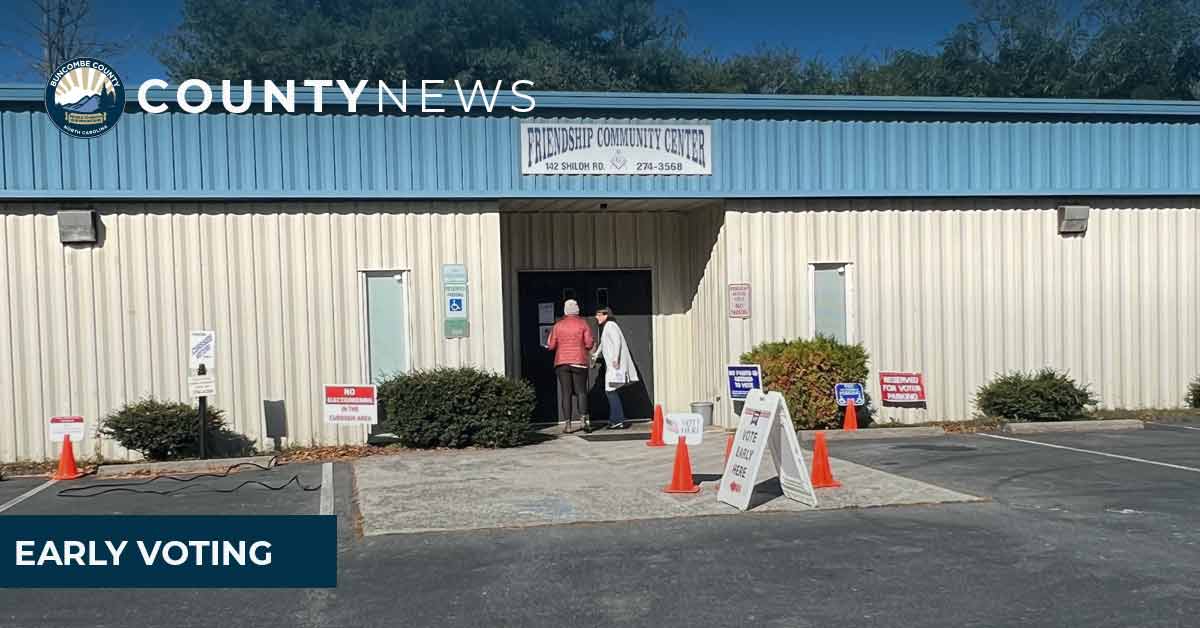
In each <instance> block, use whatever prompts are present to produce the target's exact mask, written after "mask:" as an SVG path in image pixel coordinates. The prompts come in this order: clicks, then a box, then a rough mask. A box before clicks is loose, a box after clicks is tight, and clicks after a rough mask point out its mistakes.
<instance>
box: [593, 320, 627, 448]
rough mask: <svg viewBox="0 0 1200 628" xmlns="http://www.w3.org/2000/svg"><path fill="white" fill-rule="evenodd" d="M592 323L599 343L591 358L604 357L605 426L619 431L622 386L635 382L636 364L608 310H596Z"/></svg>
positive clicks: (622, 411) (622, 419) (622, 423)
mask: <svg viewBox="0 0 1200 628" xmlns="http://www.w3.org/2000/svg"><path fill="white" fill-rule="evenodd" d="M596 323H597V324H598V325H599V326H600V343H599V345H597V347H596V351H595V353H593V354H592V359H594V360H595V359H599V360H604V395H605V396H606V397H608V429H610V430H614V429H615V430H619V429H623V428H625V427H628V426H627V425H626V424H625V407H624V406H623V405H622V404H621V392H620V389H621V387H622V386H625V385H627V384H630V383H632V382H636V381H638V374H637V367H635V366H634V365H633V358H632V357H631V356H630V355H629V345H628V344H626V343H625V334H623V333H621V327H620V326H619V325H617V321H616V318H615V317H614V316H613V313H612V310H610V309H609V308H607V307H602V308H599V309H597V310H596Z"/></svg>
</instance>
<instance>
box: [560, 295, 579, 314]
mask: <svg viewBox="0 0 1200 628" xmlns="http://www.w3.org/2000/svg"><path fill="white" fill-rule="evenodd" d="M563 314H566V315H567V316H579V303H578V302H577V301H576V300H575V299H567V302H566V303H563Z"/></svg>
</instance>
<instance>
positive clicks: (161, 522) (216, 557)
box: [0, 515, 337, 588]
mask: <svg viewBox="0 0 1200 628" xmlns="http://www.w3.org/2000/svg"><path fill="white" fill-rule="evenodd" d="M335 586H337V518H336V517H333V516H316V515H311V516H300V515H297V516H262V517H249V516H229V517H226V516H194V517H183V516H163V517H159V516H146V517H133V516H130V517H119V516H98V517H92V516H62V517H40V516H2V517H0V587H36V588H45V587H71V588H79V587H134V588H136V587H153V588H175V587H181V588H196V587H234V588H244V587H256V588H257V587H335Z"/></svg>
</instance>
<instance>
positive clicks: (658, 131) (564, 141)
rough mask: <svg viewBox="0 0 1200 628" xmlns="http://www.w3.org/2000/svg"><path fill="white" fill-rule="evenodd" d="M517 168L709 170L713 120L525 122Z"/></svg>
mask: <svg viewBox="0 0 1200 628" xmlns="http://www.w3.org/2000/svg"><path fill="white" fill-rule="evenodd" d="M521 174H560V175H561V174H586V175H608V174H617V175H711V174H712V125H709V124H634V123H624V124H622V123H607V122H588V123H577V122H560V123H546V122H523V123H521Z"/></svg>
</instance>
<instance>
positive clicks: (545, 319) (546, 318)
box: [538, 302, 554, 325]
mask: <svg viewBox="0 0 1200 628" xmlns="http://www.w3.org/2000/svg"><path fill="white" fill-rule="evenodd" d="M553 324H554V303H553V302H550V303H538V325H553Z"/></svg>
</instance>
